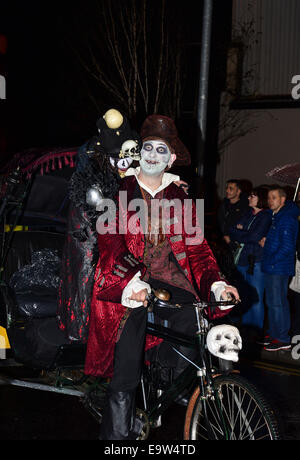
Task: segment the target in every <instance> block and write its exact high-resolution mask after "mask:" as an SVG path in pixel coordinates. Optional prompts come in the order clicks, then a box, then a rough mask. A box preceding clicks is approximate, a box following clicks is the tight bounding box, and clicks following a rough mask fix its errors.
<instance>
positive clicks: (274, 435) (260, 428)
mask: <svg viewBox="0 0 300 460" xmlns="http://www.w3.org/2000/svg"><path fill="white" fill-rule="evenodd" d="M214 388H215V394H216V396H208V397H207V398H206V399H205V400H203V398H202V396H201V394H200V389H199V388H197V389H196V390H195V392H194V393H193V395H192V397H191V399H190V402H189V405H188V408H187V412H186V418H185V427H184V439H188V440H201V439H202V440H278V439H280V435H279V429H278V424H277V421H276V418H275V415H274V412H273V411H272V409H271V407H270V406H269V404H268V402H267V401H266V400H265V398H264V396H263V395H262V394H261V393H260V392H259V391H258V390H257V389H256V388H255V386H254V385H252V384H251V383H249V382H247V380H245V379H243V378H242V377H240V376H238V375H230V376H220V377H216V378H215V379H214Z"/></svg>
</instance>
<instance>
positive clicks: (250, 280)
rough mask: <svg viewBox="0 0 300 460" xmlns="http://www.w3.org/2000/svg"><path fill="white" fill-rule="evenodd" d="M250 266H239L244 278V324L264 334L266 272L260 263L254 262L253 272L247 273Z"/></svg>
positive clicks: (242, 291) (242, 294) (242, 292)
mask: <svg viewBox="0 0 300 460" xmlns="http://www.w3.org/2000/svg"><path fill="white" fill-rule="evenodd" d="M248 268H249V267H248V266H245V267H244V266H240V265H238V266H237V269H238V271H239V272H240V274H241V275H242V278H243V283H242V284H243V287H242V289H241V292H240V295H241V299H242V306H241V309H242V311H241V313H242V324H243V325H244V326H249V327H250V328H252V329H255V330H256V331H257V332H258V333H259V334H262V332H263V326H264V317H265V306H264V289H265V282H264V274H263V273H262V271H261V264H260V263H256V264H254V269H253V274H249V273H247V272H248ZM237 308H238V307H237Z"/></svg>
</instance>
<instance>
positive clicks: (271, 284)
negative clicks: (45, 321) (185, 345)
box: [265, 273, 291, 343]
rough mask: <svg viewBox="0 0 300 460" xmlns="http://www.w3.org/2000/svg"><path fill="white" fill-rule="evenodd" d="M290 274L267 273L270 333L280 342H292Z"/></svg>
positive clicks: (266, 287) (266, 285)
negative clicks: (288, 296)
mask: <svg viewBox="0 0 300 460" xmlns="http://www.w3.org/2000/svg"><path fill="white" fill-rule="evenodd" d="M288 284H289V276H288V275H270V274H268V273H265V289H266V303H267V306H268V318H269V331H268V332H269V335H270V336H271V337H272V338H273V339H277V340H279V341H280V342H287V343H289V342H290V337H289V329H290V325H291V317H290V306H289V302H288V299H287V294H288Z"/></svg>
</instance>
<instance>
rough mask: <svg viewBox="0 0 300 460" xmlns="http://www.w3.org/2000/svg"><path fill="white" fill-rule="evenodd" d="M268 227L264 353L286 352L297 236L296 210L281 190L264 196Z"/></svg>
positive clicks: (271, 191) (270, 191) (275, 190)
mask: <svg viewBox="0 0 300 460" xmlns="http://www.w3.org/2000/svg"><path fill="white" fill-rule="evenodd" d="M268 204H269V208H270V212H271V214H272V225H271V227H270V230H269V232H268V234H267V238H266V240H265V243H264V242H262V244H263V245H264V251H263V260H262V270H263V272H264V273H265V292H266V303H267V306H268V320H269V333H268V336H267V338H266V340H265V341H264V344H265V350H267V351H277V350H286V349H289V348H290V347H291V345H290V337H289V329H290V308H289V302H288V298H287V293H288V283H289V278H290V276H294V274H295V252H296V241H297V234H298V216H299V215H300V209H299V207H298V206H297V205H296V204H295V203H293V202H290V201H286V192H285V191H284V190H283V189H282V188H281V187H272V188H271V189H270V190H269V194H268Z"/></svg>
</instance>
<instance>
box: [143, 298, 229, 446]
mask: <svg viewBox="0 0 300 460" xmlns="http://www.w3.org/2000/svg"><path fill="white" fill-rule="evenodd" d="M204 307H205V305H204V304H201V303H199V304H195V313H196V317H197V323H198V331H197V332H196V334H195V336H194V337H190V336H186V335H184V334H181V333H178V332H175V331H173V330H172V329H170V328H167V327H164V326H161V325H158V324H154V323H148V324H147V333H149V334H151V335H155V336H156V337H159V338H162V339H163V340H165V341H168V342H169V343H171V344H173V345H183V346H185V347H191V348H196V349H197V350H198V353H199V356H198V358H197V360H195V361H194V362H193V363H190V364H189V365H188V366H187V367H186V369H185V370H184V371H183V372H182V373H181V374H180V375H179V376H178V377H177V378H176V379H175V380H174V381H173V382H172V384H171V385H170V386H169V387H168V388H167V389H165V390H164V391H162V392H161V394H160V395H159V396H158V397H157V399H156V401H155V403H154V404H153V405H152V406H151V407H149V406H148V401H147V399H146V394H145V387H144V381H143V378H142V382H141V383H142V390H143V399H144V410H145V412H146V414H147V416H148V418H149V422H150V424H151V423H155V421H156V420H157V419H158V418H159V417H160V416H161V415H162V414H163V413H164V412H165V410H166V409H167V408H168V407H169V406H170V405H171V404H172V403H173V402H174V400H176V398H177V397H178V396H179V395H181V394H182V393H183V391H184V390H185V389H186V388H189V387H190V386H197V385H198V386H199V388H200V392H201V395H202V401H203V411H204V416H205V420H206V424H207V429H208V431H209V432H210V433H212V431H211V429H210V423H209V420H208V417H207V414H206V407H205V406H206V404H205V401H206V398H207V397H208V396H211V395H212V394H214V388H213V379H214V376H215V375H218V374H217V373H214V372H213V365H212V359H211V355H210V353H209V352H208V351H207V349H206V336H207V333H208V329H209V325H208V323H207V322H206V320H205V319H204V318H203V315H202V311H203V309H204ZM228 364H229V363H228ZM232 369H233V367H232V363H231V362H230V364H229V366H227V371H230V370H232ZM220 372H221V373H222V372H223V370H221V371H220ZM214 396H215V397H216V399H218V397H219V395H218V394H217V392H216V394H214ZM220 412H221V411H220ZM222 419H223V417H222ZM223 420H224V419H223ZM224 430H225V433H226V432H227V427H226V423H225V421H224ZM211 437H212V439H215V438H214V436H213V434H211Z"/></svg>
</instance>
